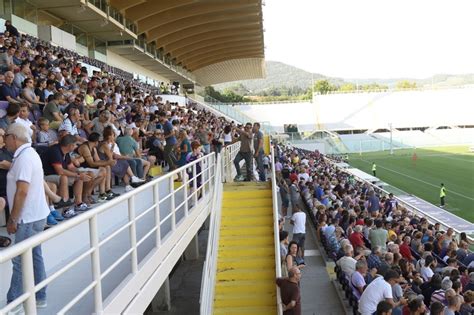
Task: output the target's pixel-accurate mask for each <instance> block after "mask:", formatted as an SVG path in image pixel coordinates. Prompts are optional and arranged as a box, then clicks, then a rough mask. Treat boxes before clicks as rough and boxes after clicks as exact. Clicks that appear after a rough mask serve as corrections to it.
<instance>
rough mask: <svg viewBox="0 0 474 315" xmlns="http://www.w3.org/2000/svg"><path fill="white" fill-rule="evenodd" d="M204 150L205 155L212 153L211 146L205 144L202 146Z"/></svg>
mask: <svg viewBox="0 0 474 315" xmlns="http://www.w3.org/2000/svg"><path fill="white" fill-rule="evenodd" d="M202 150H203V151H204V154H209V153H211V145H210V144H209V143H208V144H203V145H202Z"/></svg>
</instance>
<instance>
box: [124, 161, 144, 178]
mask: <svg viewBox="0 0 474 315" xmlns="http://www.w3.org/2000/svg"><path fill="white" fill-rule="evenodd" d="M127 162H128V165H130V169H131V170H132V173H133V175H135V176H136V177H138V178H143V163H142V160H140V159H131V160H127Z"/></svg>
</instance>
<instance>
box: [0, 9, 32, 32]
mask: <svg viewBox="0 0 474 315" xmlns="http://www.w3.org/2000/svg"><path fill="white" fill-rule="evenodd" d="M11 20H12V24H13V25H14V26H15V27H16V28H17V29H18V30H19V31H20V32H25V33H27V34H30V35H32V36H35V37H37V36H38V26H37V25H36V24H35V23H31V22H30V21H27V20H25V19H22V18H21V17H19V16H16V15H14V14H12V18H11ZM3 24H5V23H4V22H2V25H3Z"/></svg>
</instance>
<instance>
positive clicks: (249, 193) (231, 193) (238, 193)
mask: <svg viewBox="0 0 474 315" xmlns="http://www.w3.org/2000/svg"><path fill="white" fill-rule="evenodd" d="M225 193H226V194H225V198H226V199H229V200H230V199H242V198H271V197H272V191H271V190H270V189H252V190H241V189H236V190H227V191H226V192H225Z"/></svg>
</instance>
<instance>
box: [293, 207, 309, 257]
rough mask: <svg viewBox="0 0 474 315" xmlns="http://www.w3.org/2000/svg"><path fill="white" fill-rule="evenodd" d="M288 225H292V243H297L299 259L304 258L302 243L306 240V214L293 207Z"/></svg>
mask: <svg viewBox="0 0 474 315" xmlns="http://www.w3.org/2000/svg"><path fill="white" fill-rule="evenodd" d="M290 223H291V224H292V225H293V241H295V242H297V243H298V246H299V248H300V251H301V253H300V254H301V257H304V241H305V239H306V213H304V212H303V211H301V210H300V208H299V207H294V209H293V216H292V217H291V220H290Z"/></svg>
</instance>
